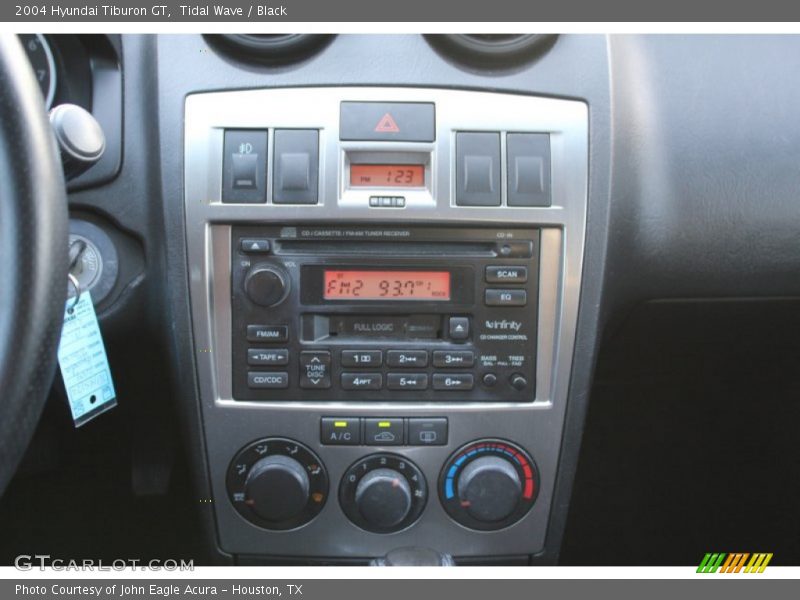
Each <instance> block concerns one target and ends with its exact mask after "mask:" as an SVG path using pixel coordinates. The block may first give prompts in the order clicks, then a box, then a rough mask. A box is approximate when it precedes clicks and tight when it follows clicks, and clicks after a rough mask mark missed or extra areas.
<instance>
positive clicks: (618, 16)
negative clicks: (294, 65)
mask: <svg viewBox="0 0 800 600" xmlns="http://www.w3.org/2000/svg"><path fill="white" fill-rule="evenodd" d="M0 21H3V22H12V23H13V22H28V23H31V22H33V23H45V22H47V23H59V22H88V23H92V22H95V23H100V22H103V23H114V22H239V23H282V22H283V23H290V22H437V23H444V22H457V23H487V22H494V23H498V22H526V23H536V22H540V23H541V22H659V21H667V22H670V21H672V22H753V21H758V22H771V21H775V22H787V21H800V3H790V2H786V0H761V2H755V3H754V2H737V1H735V0H734V1H731V0H728V1H726V0H672V1H671V2H643V1H642V0H557V1H552V0H548V1H542V0H383V1H380V0H260V1H259V0H219V1H217V2H194V1H193V0H144V1H141V0H129V1H127V2H124V1H117V2H105V3H102V1H101V3H94V2H92V1H91V0H89V1H87V0H10V1H6V0H4V1H3V2H2V3H0ZM525 29H530V28H529V27H526V28H525Z"/></svg>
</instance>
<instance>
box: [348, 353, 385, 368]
mask: <svg viewBox="0 0 800 600" xmlns="http://www.w3.org/2000/svg"><path fill="white" fill-rule="evenodd" d="M341 361H342V366H343V367H359V368H364V369H370V368H373V367H380V366H381V363H382V362H383V352H382V351H381V350H342V359H341Z"/></svg>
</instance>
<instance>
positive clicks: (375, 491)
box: [355, 469, 411, 529]
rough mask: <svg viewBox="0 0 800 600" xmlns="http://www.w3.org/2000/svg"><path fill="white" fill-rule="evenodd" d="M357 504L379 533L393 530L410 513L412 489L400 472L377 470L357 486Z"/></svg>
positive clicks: (367, 475)
mask: <svg viewBox="0 0 800 600" xmlns="http://www.w3.org/2000/svg"><path fill="white" fill-rule="evenodd" d="M355 501H356V506H357V507H358V512H360V513H361V516H362V517H364V520H365V521H367V523H369V524H370V525H371V526H373V527H375V528H377V529H391V528H393V527H396V526H397V525H398V524H400V523H401V522H402V521H403V519H405V518H406V517H407V516H408V511H409V510H411V487H410V486H409V485H408V482H407V481H406V478H405V477H403V476H402V475H401V474H400V473H398V472H397V471H394V470H392V469H376V470H374V471H370V472H369V473H367V474H366V475H365V476H364V477H363V479H362V480H361V481H359V482H358V486H357V487H356V495H355Z"/></svg>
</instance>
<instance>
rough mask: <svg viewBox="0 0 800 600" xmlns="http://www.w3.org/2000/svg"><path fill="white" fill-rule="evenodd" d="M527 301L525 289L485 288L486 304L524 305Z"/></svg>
mask: <svg viewBox="0 0 800 600" xmlns="http://www.w3.org/2000/svg"><path fill="white" fill-rule="evenodd" d="M527 303H528V292H526V291H525V290H494V289H492V290H486V306H525V305H526V304H527Z"/></svg>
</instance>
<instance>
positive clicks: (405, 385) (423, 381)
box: [386, 373, 428, 390]
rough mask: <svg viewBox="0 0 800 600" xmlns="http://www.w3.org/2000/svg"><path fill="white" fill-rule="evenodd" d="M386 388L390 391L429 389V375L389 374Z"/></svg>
mask: <svg viewBox="0 0 800 600" xmlns="http://www.w3.org/2000/svg"><path fill="white" fill-rule="evenodd" d="M386 387H388V388H389V389H390V390H424V389H426V388H427V387H428V375H427V373H389V374H388V375H387V376H386Z"/></svg>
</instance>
